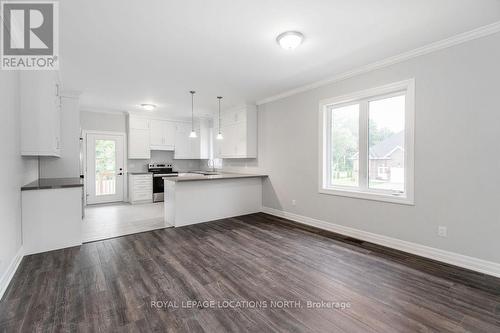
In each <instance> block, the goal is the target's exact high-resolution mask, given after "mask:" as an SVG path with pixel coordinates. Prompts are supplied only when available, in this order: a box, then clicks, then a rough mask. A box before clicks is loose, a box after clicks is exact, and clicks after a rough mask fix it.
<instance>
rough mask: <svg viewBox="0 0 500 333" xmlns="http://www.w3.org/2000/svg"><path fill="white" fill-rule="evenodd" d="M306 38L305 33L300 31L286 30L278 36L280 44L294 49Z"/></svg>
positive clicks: (285, 47)
mask: <svg viewBox="0 0 500 333" xmlns="http://www.w3.org/2000/svg"><path fill="white" fill-rule="evenodd" d="M303 40H304V35H303V34H302V33H300V32H298V31H286V32H284V33H282V34H280V35H279V36H278V37H276V41H277V42H278V44H279V45H280V46H281V47H282V48H284V49H285V50H293V49H295V48H296V47H297V46H299V45H300V44H301V43H302V41H303Z"/></svg>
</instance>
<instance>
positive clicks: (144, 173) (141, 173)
mask: <svg viewBox="0 0 500 333" xmlns="http://www.w3.org/2000/svg"><path fill="white" fill-rule="evenodd" d="M129 174H131V175H150V174H152V172H147V171H144V172H129Z"/></svg>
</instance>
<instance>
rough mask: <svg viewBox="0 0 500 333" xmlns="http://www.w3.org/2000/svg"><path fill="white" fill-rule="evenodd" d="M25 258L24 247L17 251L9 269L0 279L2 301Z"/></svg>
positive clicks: (0, 297)
mask: <svg viewBox="0 0 500 333" xmlns="http://www.w3.org/2000/svg"><path fill="white" fill-rule="evenodd" d="M23 256H24V255H23V247H22V246H21V248H20V249H19V250H18V251H17V253H16V255H15V256H14V258H12V261H11V262H10V265H9V267H7V270H6V271H5V273H4V274H3V276H2V278H1V279H0V300H1V299H2V297H3V294H4V293H5V291H6V290H7V287H8V286H9V283H10V281H11V280H12V278H13V277H14V274H16V271H17V268H18V267H19V264H20V263H21V260H22V259H23Z"/></svg>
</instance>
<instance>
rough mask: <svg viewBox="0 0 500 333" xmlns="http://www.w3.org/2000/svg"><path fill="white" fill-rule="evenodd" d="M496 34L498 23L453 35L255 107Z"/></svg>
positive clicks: (300, 88) (274, 97) (259, 103)
mask: <svg viewBox="0 0 500 333" xmlns="http://www.w3.org/2000/svg"><path fill="white" fill-rule="evenodd" d="M497 32H500V21H498V22H495V23H492V24H488V25H485V26H482V27H479V28H476V29H474V30H471V31H467V32H464V33H461V34H458V35H455V36H453V37H450V38H446V39H443V40H440V41H437V42H434V43H431V44H428V45H425V46H422V47H419V48H416V49H414V50H411V51H408V52H404V53H401V54H399V55H396V56H393V57H389V58H386V59H383V60H380V61H376V62H374V63H371V64H368V65H365V66H361V67H358V68H356V69H353V70H350V71H347V72H344V73H342V74H338V75H335V76H333V77H330V78H327V79H324V80H321V81H317V82H314V83H311V84H307V85H304V86H301V87H298V88H295V89H291V90H288V91H285V92H282V93H280V94H277V95H274V96H270V97H267V98H264V99H261V100H259V101H257V105H262V104H266V103H269V102H274V101H277V100H280V99H283V98H285V97H289V96H293V95H296V94H299V93H302V92H305V91H309V90H312V89H315V88H319V87H322V86H325V85H328V84H332V83H335V82H339V81H342V80H346V79H349V78H352V77H354V76H358V75H361V74H365V73H368V72H372V71H374V70H377V69H381V68H384V67H388V66H391V65H394V64H397V63H400V62H403V61H406V60H409V59H412V58H416V57H420V56H423V55H426V54H429V53H432V52H436V51H439V50H443V49H446V48H449V47H452V46H455V45H459V44H462V43H465V42H468V41H471V40H474V39H478V38H481V37H485V36H489V35H492V34H495V33H497Z"/></svg>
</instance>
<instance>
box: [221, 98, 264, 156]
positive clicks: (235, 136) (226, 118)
mask: <svg viewBox="0 0 500 333" xmlns="http://www.w3.org/2000/svg"><path fill="white" fill-rule="evenodd" d="M220 125H221V133H222V135H223V137H224V138H223V139H222V140H214V142H215V157H217V158H257V108H256V106H255V105H245V106H244V107H240V108H235V109H231V110H228V111H225V112H223V113H222V114H221V124H220ZM218 129H219V127H218V124H215V128H214V135H217V133H218Z"/></svg>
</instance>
